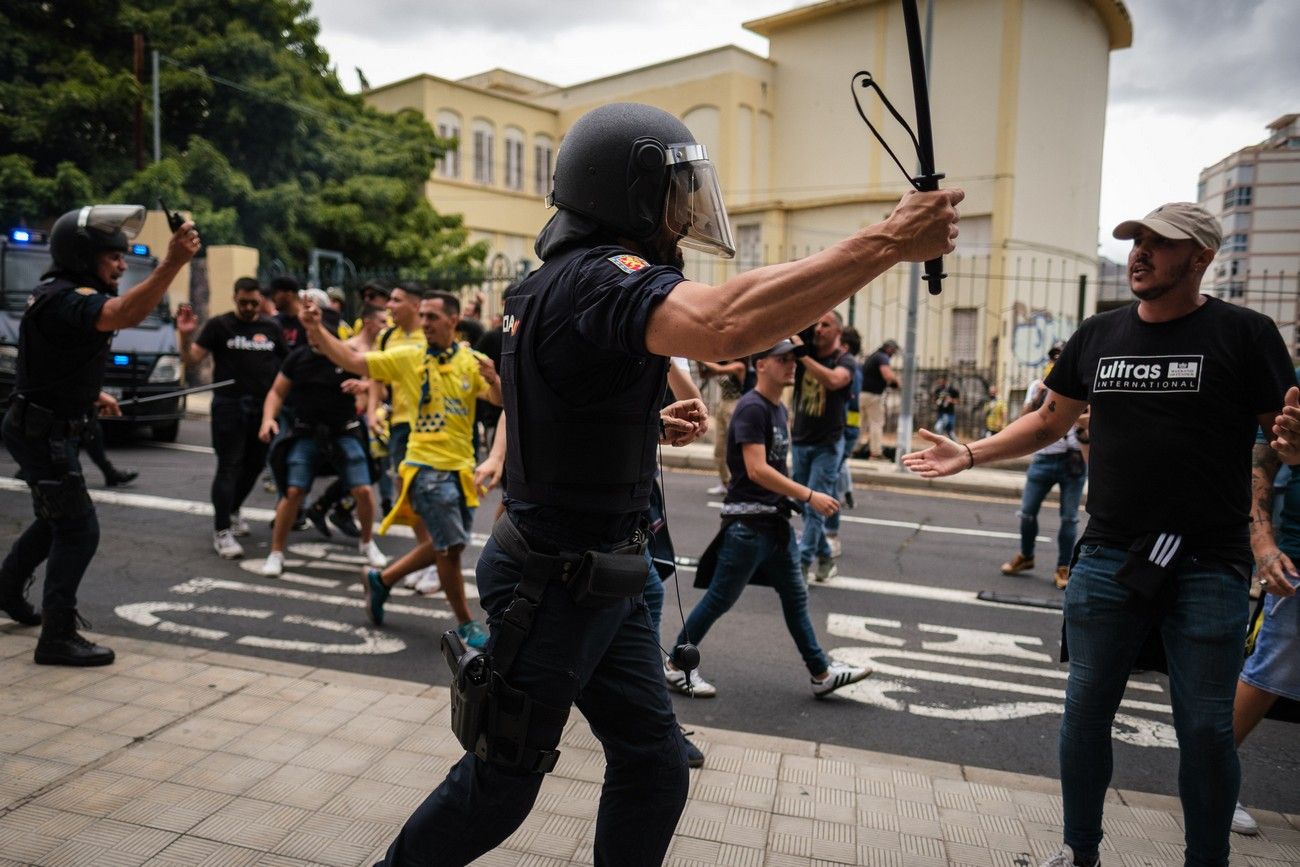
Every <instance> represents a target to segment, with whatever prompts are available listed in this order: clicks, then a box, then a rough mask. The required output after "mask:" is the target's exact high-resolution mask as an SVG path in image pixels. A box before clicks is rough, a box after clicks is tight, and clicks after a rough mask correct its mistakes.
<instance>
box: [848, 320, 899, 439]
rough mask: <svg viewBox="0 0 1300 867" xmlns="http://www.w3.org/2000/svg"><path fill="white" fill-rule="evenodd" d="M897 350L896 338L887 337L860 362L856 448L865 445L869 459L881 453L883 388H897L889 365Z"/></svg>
mask: <svg viewBox="0 0 1300 867" xmlns="http://www.w3.org/2000/svg"><path fill="white" fill-rule="evenodd" d="M897 353H898V341H896V340H893V339H890V340H886V341H885V342H884V343H882V344H880V348H879V349H877V350H876V351H875V352H873V353H871V355H870V356H868V357H867V360H866V361H864V362H863V363H862V394H861V396H860V402H861V404H862V433H861V437H860V439H859V446H858V447H859V448H861V447H862V446H863V445H865V446H866V447H867V454H866V456H867V457H869V458H879V457H883V456H884V435H885V389H887V388H898V374H896V373H894V368H892V367H891V366H890V364H889V361H890V359H891V358H893V357H894V355H895V354H897ZM862 440H865V441H866V442H862Z"/></svg>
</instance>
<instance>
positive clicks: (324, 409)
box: [280, 344, 357, 427]
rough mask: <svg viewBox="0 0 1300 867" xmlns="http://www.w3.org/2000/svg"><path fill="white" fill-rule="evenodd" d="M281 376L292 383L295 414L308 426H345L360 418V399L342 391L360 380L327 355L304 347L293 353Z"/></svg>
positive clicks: (291, 391)
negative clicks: (348, 382) (351, 382)
mask: <svg viewBox="0 0 1300 867" xmlns="http://www.w3.org/2000/svg"><path fill="white" fill-rule="evenodd" d="M280 374H281V375H282V376H284V378H285V379H287V380H289V382H290V383H291V387H290V391H289V393H290V394H291V395H293V407H294V412H295V413H296V414H297V418H298V420H299V421H302V422H306V423H307V424H311V425H316V424H325V425H330V426H331V427H337V426H340V425H343V424H345V423H347V422H349V421H351V420H352V419H354V418H356V417H357V408H356V400H355V399H354V398H353V397H352V395H350V394H346V393H344V391H343V390H342V389H341V388H340V386H341V385H342V384H343V382H344V380H348V379H356V376H354V375H353V374H351V373H348V372H347V371H345V370H343V369H342V368H340V367H338V366H336V365H335V364H334V362H332V361H330V360H329V359H328V358H326V357H325V356H323V355H321V354H320V353H319V352H316V351H315V350H313V349H312V348H311V346H309V345H307V344H303V345H302V346H299V347H298V348H297V349H295V350H294V351H293V352H290V353H289V357H288V358H286V359H285V360H284V366H283V367H282V368H280Z"/></svg>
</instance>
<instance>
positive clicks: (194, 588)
mask: <svg viewBox="0 0 1300 867" xmlns="http://www.w3.org/2000/svg"><path fill="white" fill-rule="evenodd" d="M212 590H237V591H240V592H243V593H257V594H259V595H262V596H276V597H279V598H281V599H298V600H302V601H306V602H319V603H322V604H324V605H342V606H344V607H345V608H364V607H365V606H366V601H365V600H364V599H361V598H359V597H356V596H332V595H329V594H326V593H311V592H309V591H306V590H294V589H293V588H291V587H268V586H266V585H264V584H245V583H243V582H242V581H228V580H226V579H224V578H191V579H190V580H188V581H186V582H184V583H182V584H177V585H176V586H174V587H172V588H171V591H172V592H173V593H208V592H210V591H212ZM384 610H385V611H387V612H389V613H392V612H399V613H401V614H414V615H415V616H416V617H431V618H434V619H436V620H449V619H450V618H451V616H452V615H451V612H450V611H437V610H435V609H432V608H417V607H415V606H414V605H402V604H400V603H393V602H390V603H388V604H387V605H385V606H384Z"/></svg>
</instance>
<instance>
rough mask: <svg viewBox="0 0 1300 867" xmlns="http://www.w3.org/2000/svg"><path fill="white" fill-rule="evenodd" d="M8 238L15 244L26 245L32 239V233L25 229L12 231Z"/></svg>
mask: <svg viewBox="0 0 1300 867" xmlns="http://www.w3.org/2000/svg"><path fill="white" fill-rule="evenodd" d="M9 238H10V240H12V241H13V242H15V243H17V244H26V243H28V242H29V241H31V239H32V233H31V232H29V231H27V230H26V229H14V230H13V231H12V232H10V233H9Z"/></svg>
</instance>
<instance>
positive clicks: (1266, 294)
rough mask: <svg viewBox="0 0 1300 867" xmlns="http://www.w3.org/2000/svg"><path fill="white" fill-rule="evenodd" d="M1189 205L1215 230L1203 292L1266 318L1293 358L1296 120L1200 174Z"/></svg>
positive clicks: (1299, 225)
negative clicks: (1218, 242) (1218, 241)
mask: <svg viewBox="0 0 1300 867" xmlns="http://www.w3.org/2000/svg"><path fill="white" fill-rule="evenodd" d="M1197 201H1198V202H1199V203H1200V204H1201V205H1202V206H1203V207H1205V208H1206V210H1208V211H1209V212H1210V213H1212V214H1214V215H1215V216H1216V217H1218V218H1219V222H1220V223H1222V224H1223V246H1222V247H1220V248H1219V255H1218V257H1217V258H1216V259H1215V261H1214V265H1213V266H1211V270H1210V274H1209V279H1207V280H1206V281H1205V283H1204V288H1205V289H1206V291H1207V292H1209V293H1211V294H1214V295H1217V296H1218V297H1220V298H1223V299H1225V300H1227V301H1232V302H1233V303H1236V304H1242V305H1244V306H1246V307H1250V308H1251V309H1253V310H1258V311H1260V312H1261V313H1264V314H1265V315H1267V316H1270V317H1272V319H1273V320H1274V321H1275V322H1276V323H1277V324H1278V327H1279V328H1280V329H1282V336H1283V337H1285V338H1286V341H1287V346H1288V347H1289V348H1290V349H1291V352H1292V354H1293V355H1300V347H1297V330H1296V323H1297V321H1300V114H1286V115H1283V116H1282V117H1279V118H1278V119H1277V120H1275V121H1273V122H1272V123H1270V124H1269V125H1268V137H1267V138H1266V139H1264V140H1263V141H1261V142H1260V143H1259V144H1254V145H1251V146H1250V147H1246V148H1242V149H1241V150H1239V151H1237V152H1236V153H1234V154H1232V155H1231V156H1228V157H1225V158H1224V159H1222V160H1220V161H1219V162H1217V163H1215V164H1214V165H1212V166H1210V167H1209V168H1207V169H1204V170H1203V171H1202V172H1201V175H1200V182H1199V183H1198V185H1197Z"/></svg>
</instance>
